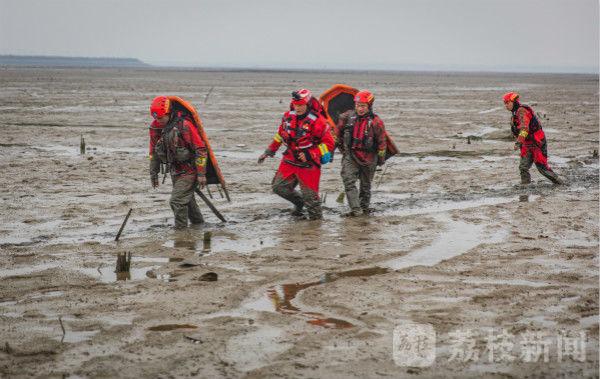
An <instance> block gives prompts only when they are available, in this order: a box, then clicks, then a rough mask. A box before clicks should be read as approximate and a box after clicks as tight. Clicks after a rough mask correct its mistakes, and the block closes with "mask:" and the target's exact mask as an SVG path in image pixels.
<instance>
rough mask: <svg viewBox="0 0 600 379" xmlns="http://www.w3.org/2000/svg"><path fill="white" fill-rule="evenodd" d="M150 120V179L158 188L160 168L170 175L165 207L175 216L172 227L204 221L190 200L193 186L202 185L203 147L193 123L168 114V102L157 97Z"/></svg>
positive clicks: (177, 114) (167, 99)
mask: <svg viewBox="0 0 600 379" xmlns="http://www.w3.org/2000/svg"><path fill="white" fill-rule="evenodd" d="M150 114H151V115H152V117H153V118H154V121H152V124H151V125H150V180H151V183H152V187H153V188H156V187H158V174H159V173H160V165H161V163H162V164H165V165H166V166H167V168H166V169H167V170H168V172H169V173H170V175H171V181H172V183H173V190H172V191H171V198H170V200H169V204H170V205H171V209H172V210H173V214H174V215H175V228H176V229H181V228H185V227H187V226H188V219H189V221H190V222H191V223H192V224H201V223H203V222H204V218H203V217H202V213H201V212H200V208H198V204H197V203H196V200H195V199H194V187H195V186H196V185H198V186H200V188H203V187H204V186H205V185H206V176H205V173H206V159H207V158H206V157H207V151H206V146H205V144H204V142H203V141H202V139H201V138H200V136H199V134H198V131H197V130H196V127H195V126H194V124H193V123H192V122H191V121H190V120H188V119H187V118H185V117H184V116H183V115H182V113H180V112H174V111H171V101H170V100H169V98H167V97H166V96H158V97H156V98H155V99H154V100H153V101H152V104H151V105H150Z"/></svg>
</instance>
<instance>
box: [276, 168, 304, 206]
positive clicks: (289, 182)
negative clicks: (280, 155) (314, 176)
mask: <svg viewBox="0 0 600 379" xmlns="http://www.w3.org/2000/svg"><path fill="white" fill-rule="evenodd" d="M296 185H298V179H297V178H296V177H295V176H294V175H291V176H289V177H287V178H283V176H281V174H280V173H279V172H278V173H276V174H275V177H274V178H273V183H272V186H273V192H274V193H276V194H277V195H279V196H281V197H283V198H284V199H286V200H287V201H290V202H291V203H292V204H294V206H296V208H302V207H303V206H304V200H303V199H302V195H301V194H300V193H299V192H298V191H296V190H294V187H296Z"/></svg>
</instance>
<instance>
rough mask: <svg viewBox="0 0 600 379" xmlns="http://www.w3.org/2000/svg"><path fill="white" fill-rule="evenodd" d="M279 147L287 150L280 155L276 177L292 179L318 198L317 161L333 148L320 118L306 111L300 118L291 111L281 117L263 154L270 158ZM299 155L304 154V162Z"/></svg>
mask: <svg viewBox="0 0 600 379" xmlns="http://www.w3.org/2000/svg"><path fill="white" fill-rule="evenodd" d="M282 143H283V144H285V145H286V147H287V149H286V150H285V151H284V152H283V158H282V159H281V164H280V165H279V169H278V170H277V174H276V175H280V176H281V177H283V178H284V179H287V178H289V177H291V176H295V177H296V178H297V179H298V181H300V182H301V183H302V184H303V185H305V186H306V187H308V188H310V189H311V190H313V191H314V192H315V193H317V194H318V193H319V180H320V178H321V158H323V157H324V156H325V155H326V154H331V153H330V152H332V151H333V148H334V141H333V137H332V135H331V132H330V130H329V124H327V122H326V121H325V119H324V118H323V116H321V115H320V114H319V113H317V112H315V111H313V110H312V109H310V108H309V109H308V111H307V112H306V113H305V114H304V115H300V116H298V115H297V114H296V112H295V111H288V112H286V113H285V114H284V115H283V118H282V120H281V124H280V125H279V128H278V130H277V133H275V136H274V137H273V142H272V143H271V144H270V145H269V147H268V148H267V150H266V153H267V154H268V155H270V156H273V155H275V152H277V150H278V149H279V147H280V146H281V144H282ZM300 152H302V153H304V156H305V157H306V160H307V161H306V162H302V161H301V160H300V159H299V153H300Z"/></svg>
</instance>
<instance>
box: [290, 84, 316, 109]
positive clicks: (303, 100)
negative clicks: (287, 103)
mask: <svg viewBox="0 0 600 379" xmlns="http://www.w3.org/2000/svg"><path fill="white" fill-rule="evenodd" d="M311 98H312V93H311V92H310V91H309V90H307V89H306V88H302V89H299V90H298V91H294V92H292V104H294V105H303V104H308V102H309V101H310V99H311Z"/></svg>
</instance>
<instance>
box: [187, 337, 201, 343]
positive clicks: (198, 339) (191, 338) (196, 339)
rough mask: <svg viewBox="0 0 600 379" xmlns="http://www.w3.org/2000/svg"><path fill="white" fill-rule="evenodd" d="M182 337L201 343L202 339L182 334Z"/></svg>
mask: <svg viewBox="0 0 600 379" xmlns="http://www.w3.org/2000/svg"><path fill="white" fill-rule="evenodd" d="M184 337H185V338H186V339H188V340H190V341H192V342H193V343H202V340H201V339H200V338H194V337H190V336H186V335H184Z"/></svg>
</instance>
